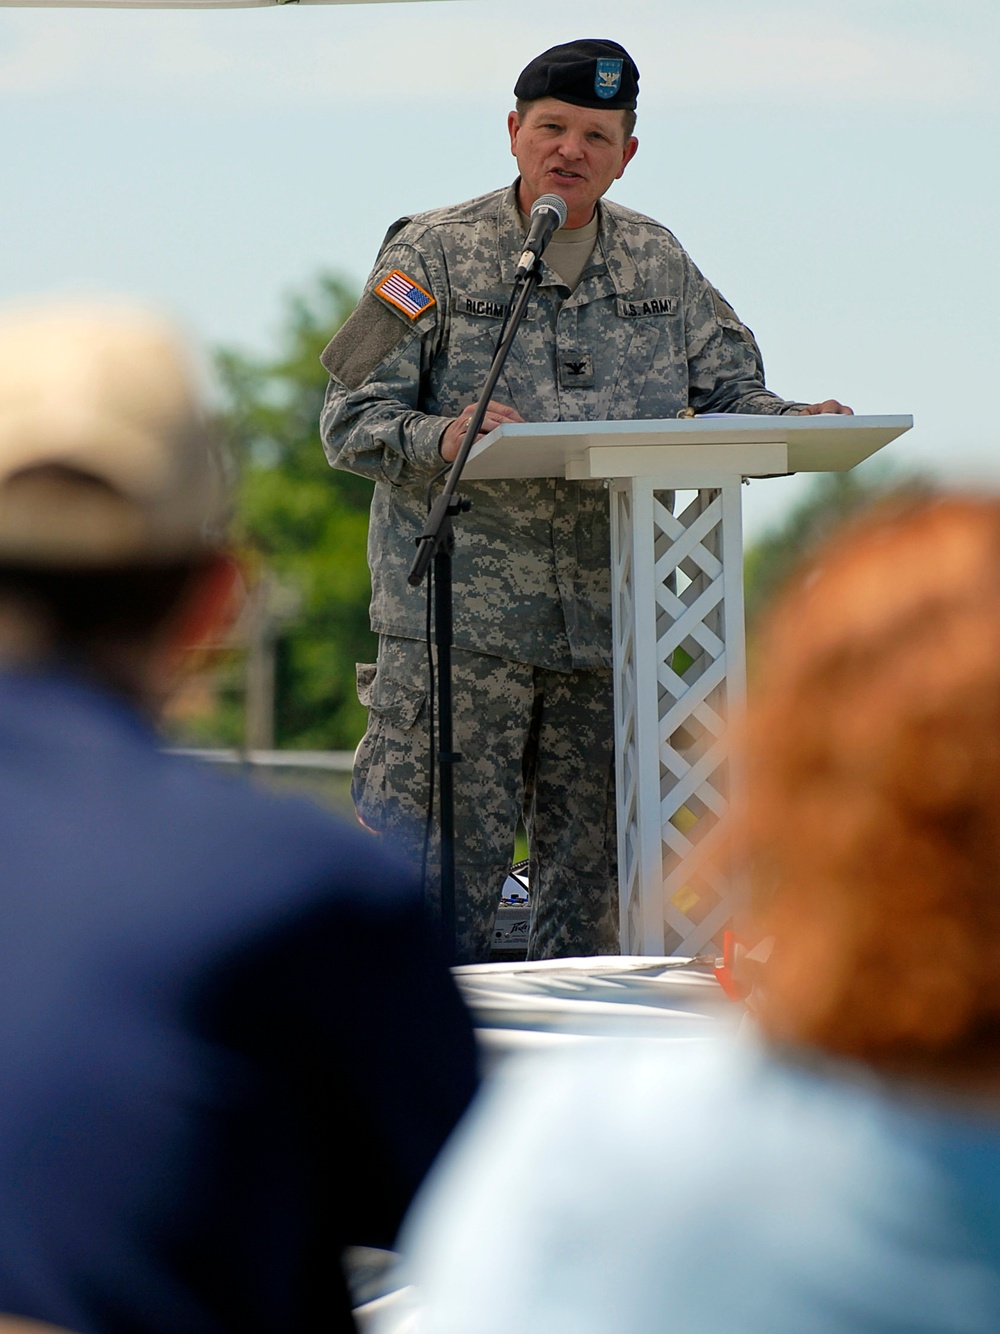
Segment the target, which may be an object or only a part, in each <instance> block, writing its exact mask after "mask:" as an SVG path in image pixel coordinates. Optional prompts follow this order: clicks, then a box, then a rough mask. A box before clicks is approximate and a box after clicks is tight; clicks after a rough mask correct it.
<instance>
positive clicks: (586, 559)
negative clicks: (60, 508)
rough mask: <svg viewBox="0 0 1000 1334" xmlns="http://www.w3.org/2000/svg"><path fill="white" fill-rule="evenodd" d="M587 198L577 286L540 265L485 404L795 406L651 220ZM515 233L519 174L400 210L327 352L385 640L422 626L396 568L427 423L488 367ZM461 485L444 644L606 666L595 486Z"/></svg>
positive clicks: (334, 411)
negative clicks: (478, 192) (369, 498)
mask: <svg viewBox="0 0 1000 1334" xmlns="http://www.w3.org/2000/svg"><path fill="white" fill-rule="evenodd" d="M599 209H600V225H599V231H598V239H597V243H596V245H595V248H594V253H593V255H592V257H591V260H590V263H589V264H588V266H587V268H586V269H585V270H584V272H583V275H582V277H581V279H580V282H579V284H578V286H577V287H576V289H575V291H573V292H572V293H570V292H569V290H568V288H567V287H566V285H565V284H564V283H562V282H561V280H560V279H559V278H558V277H557V275H556V274H555V273H554V272H553V271H552V270H551V269H548V268H546V267H545V266H544V264H543V272H542V279H541V283H540V285H539V287H538V290H537V292H536V293H535V295H534V296H533V298H532V301H531V304H530V306H529V308H528V313H527V317H526V319H525V321H524V323H523V324H522V326H521V328H520V331H519V333H518V336H517V339H516V341H515V344H514V347H513V349H512V351H511V354H510V358H509V360H508V362H507V366H506V369H505V372H504V374H503V375H502V377H501V379H500V382H499V384H498V385H497V389H496V392H495V394H494V397H495V398H497V399H500V400H501V401H505V402H507V403H509V404H511V405H512V406H513V407H515V408H516V409H517V410H518V412H520V414H521V415H522V416H523V417H524V418H525V420H526V421H607V420H623V419H629V418H664V417H674V416H676V414H677V413H678V412H679V411H680V410H681V409H683V408H685V407H686V406H688V405H690V406H691V407H693V408H694V409H695V410H696V411H697V412H756V413H781V412H789V411H795V410H796V409H797V408H799V407H801V406H802V405H801V404H799V403H793V402H789V401H788V400H785V399H781V398H778V397H777V396H776V395H774V394H772V393H771V392H770V390H768V389H766V388H765V387H764V371H763V365H762V363H761V357H760V352H759V351H758V348H757V344H756V343H755V341H754V338H753V335H752V333H751V332H750V330H749V329H747V328H746V326H745V325H743V324H742V323H741V322H740V320H739V318H738V317H737V315H736V313H735V311H733V309H732V308H731V307H730V306H729V305H727V303H726V302H725V301H724V300H723V299H722V297H721V296H720V295H719V293H718V292H717V291H716V290H715V288H714V287H712V285H711V284H710V283H709V282H708V281H707V280H706V279H705V278H704V277H703V276H702V274H701V273H700V272H699V271H698V269H697V268H696V267H695V265H694V264H693V263H692V262H691V260H690V258H689V257H688V255H687V254H686V253H685V251H684V250H683V249H682V248H681V246H680V245H679V244H678V242H677V241H676V239H675V238H674V237H673V235H672V234H671V233H670V232H669V231H667V229H666V228H665V227H663V226H661V225H660V224H659V223H658V222H655V221H653V220H652V219H651V218H646V217H643V216H642V215H641V214H639V213H633V212H632V211H631V210H629V209H626V208H622V207H621V206H620V205H618V204H614V203H609V202H608V201H604V200H602V201H601V203H600V205H599ZM523 235H524V233H523V230H522V227H521V222H520V216H519V214H518V211H517V205H516V183H515V186H512V187H511V188H509V189H507V190H501V191H497V192H495V193H492V194H488V195H483V196H481V197H480V198H478V199H473V200H470V201H469V202H468V203H465V204H459V205H457V206H455V207H452V208H443V209H435V210H433V211H432V212H429V213H422V214H420V215H418V216H416V217H413V218H403V219H401V220H400V221H399V222H397V223H395V224H394V225H393V227H391V228H390V230H389V233H388V236H387V237H386V240H385V242H384V243H383V247H382V250H381V253H380V254H379V258H378V262H377V264H376V266H375V269H374V271H373V273H372V275H371V277H370V278H369V281H368V283H367V285H366V288H365V292H364V295H363V296H362V298H361V301H360V302H359V304H358V307H357V309H356V310H355V312H354V314H353V315H352V316H351V318H350V319H349V320H348V321H347V322H346V323H345V324H344V326H343V327H342V328H341V329H340V331H339V332H338V333H337V335H336V337H335V338H334V339H333V340H332V342H331V343H330V344H329V346H328V347H327V349H326V351H325V352H324V353H323V358H322V359H323V364H324V366H325V367H326V369H327V370H328V371H329V372H330V376H331V379H330V385H329V388H328V390H327V396H326V402H325V405H324V408H323V415H322V421H321V429H322V435H323V440H324V445H325V448H326V452H327V457H328V458H329V460H330V463H331V464H333V465H334V466H335V467H338V468H346V469H349V470H350V471H352V472H357V473H362V474H364V475H365V476H368V477H371V478H373V479H374V480H375V483H376V486H375V496H374V500H373V502H372V512H371V525H370V529H369V537H368V559H369V564H370V566H371V572H372V604H371V621H372V628H373V629H374V630H376V631H378V632H379V633H381V634H391V635H400V636H403V637H406V638H421V637H422V636H423V632H424V594H423V591H422V590H421V589H414V588H411V587H410V586H409V585H408V584H407V582H406V576H407V573H408V571H409V569H410V565H411V562H412V559H413V555H414V551H415V546H414V542H415V539H416V537H417V536H418V535H419V533H420V531H421V530H422V528H423V524H424V519H425V489H426V486H427V482H428V479H429V478H430V477H431V476H432V475H433V473H434V472H436V471H437V470H438V469H439V468H440V467H441V466H442V465H441V458H440V455H439V454H438V441H439V439H440V437H441V433H442V431H443V430H444V428H445V427H446V426H447V425H448V422H449V420H450V419H451V418H453V417H455V416H456V415H457V414H458V412H459V410H460V409H461V408H462V407H463V406H464V405H465V404H466V403H469V402H472V401H474V400H475V399H476V398H477V397H478V394H479V392H480V389H481V387H482V385H483V382H484V381H485V378H486V374H487V371H488V370H489V365H490V361H491V359H492V355H493V348H494V345H495V342H496V338H497V334H498V332H499V327H500V322H501V320H502V317H503V311H504V306H505V303H506V302H507V301H508V299H509V295H510V291H511V287H512V284H513V281H514V270H515V267H516V264H517V258H518V255H519V254H520V251H521V248H522V242H523ZM394 270H398V271H399V276H395V277H394V276H393V271H394ZM421 289H422V290H421ZM428 298H430V299H428ZM460 494H461V495H463V496H466V497H467V498H468V499H470V500H471V501H472V504H473V509H472V512H471V513H470V514H467V515H462V516H460V517H459V518H458V519H457V520H456V523H455V532H456V544H455V562H454V579H455V643H456V645H457V646H459V647H461V648H467V649H474V650H478V651H480V652H485V653H492V654H496V655H497V656H499V657H504V658H509V659H514V660H517V661H521V662H528V663H533V664H536V665H539V666H545V667H550V668H553V669H556V670H569V669H571V668H592V667H606V666H609V665H610V656H611V631H610V617H611V608H610V576H609V571H608V560H609V518H608V493H607V490H606V488H605V486H604V484H603V483H601V482H569V481H564V480H561V479H560V480H557V479H549V478H542V479H537V480H536V479H533V480H528V481H523V480H520V481H496V482H468V483H466V482H463V483H462V484H461V487H460Z"/></svg>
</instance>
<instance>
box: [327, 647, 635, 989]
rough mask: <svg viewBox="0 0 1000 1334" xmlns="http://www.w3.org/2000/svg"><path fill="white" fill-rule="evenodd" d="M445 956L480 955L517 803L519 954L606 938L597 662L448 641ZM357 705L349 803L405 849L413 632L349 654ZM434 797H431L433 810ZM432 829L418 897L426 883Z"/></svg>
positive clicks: (609, 774) (424, 710)
mask: <svg viewBox="0 0 1000 1334" xmlns="http://www.w3.org/2000/svg"><path fill="white" fill-rule="evenodd" d="M452 679H453V695H454V710H453V712H454V722H453V726H454V748H455V750H457V751H458V752H460V753H461V755H462V757H463V759H462V762H461V763H459V764H457V765H456V766H455V768H454V777H455V882H456V895H455V897H456V905H455V915H456V931H457V937H458V961H459V962H460V963H476V962H481V961H483V960H485V959H487V958H488V957H489V951H490V944H491V939H492V928H493V918H494V915H495V913H496V908H497V904H498V902H499V898H500V890H501V887H502V885H503V882H504V878H505V876H506V874H507V871H508V870H509V868H510V864H511V859H512V854H513V849H514V836H515V832H516V829H517V822H518V817H519V816H521V817H523V819H524V824H525V828H526V829H527V832H528V846H529V850H530V857H531V868H530V881H531V895H532V920H531V934H530V936H529V941H528V958H529V959H547V958H565V957H568V956H571V955H590V954H598V953H617V952H618V894H617V873H616V856H615V853H616V847H615V796H614V713H613V707H612V688H611V673H610V671H607V670H597V671H576V672H554V671H549V670H546V669H544V668H541V667H533V666H531V664H529V663H521V662H510V661H507V660H506V659H504V658H496V657H491V656H488V655H486V654H481V653H472V652H467V651H464V650H460V649H456V650H454V652H453V673H452ZM358 695H359V698H360V699H361V702H362V703H363V704H365V705H366V706H367V708H368V710H369V713H368V729H367V731H366V732H365V735H364V737H363V739H362V741H361V744H360V746H359V747H358V751H357V755H356V757H355V763H354V782H353V787H352V791H353V794H354V801H355V805H356V807H357V811H358V815H359V817H360V818H361V819H362V820H363V821H364V823H365V824H366V825H368V826H369V828H372V829H375V830H376V831H378V832H379V833H382V834H384V835H385V836H386V837H388V838H392V839H393V841H394V842H395V843H396V844H397V845H399V846H400V847H401V848H402V850H403V852H404V854H406V855H407V856H408V857H410V858H411V859H412V860H414V861H415V862H418V861H419V860H420V857H421V855H422V851H423V841H424V828H425V818H426V811H427V799H428V771H429V756H430V750H429V739H428V717H429V709H428V675H427V652H426V647H425V645H424V644H423V643H421V642H420V641H417V640H412V639H396V638H391V637H387V636H384V637H383V638H382V639H381V640H380V642H379V656H378V663H377V664H369V663H364V664H359V666H358ZM436 809H437V803H436V800H435V810H436ZM439 875H440V872H439V856H438V846H437V838H436V835H435V837H434V838H433V839H432V843H431V855H430V859H429V862H428V877H427V883H428V898H429V900H430V901H431V904H432V906H437V903H438V902H439V896H440V878H439Z"/></svg>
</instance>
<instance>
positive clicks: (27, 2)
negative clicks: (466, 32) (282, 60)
mask: <svg viewBox="0 0 1000 1334" xmlns="http://www.w3.org/2000/svg"><path fill="white" fill-rule="evenodd" d="M393 2H394V3H397V4H398V3H400V0H393ZM402 2H403V3H414V4H419V3H422V0H402ZM387 3H389V0H0V8H7V9H268V8H272V7H273V6H274V5H299V4H303V5H373V4H374V5H378V4H387Z"/></svg>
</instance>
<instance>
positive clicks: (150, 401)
mask: <svg viewBox="0 0 1000 1334" xmlns="http://www.w3.org/2000/svg"><path fill="white" fill-rule="evenodd" d="M224 509H225V487H224V485H223V478H222V470H221V468H220V466H219V461H218V458H217V456H216V455H215V454H214V452H213V450H212V448H211V443H210V439H209V434H208V429H207V426H206V422H205V418H204V413H203V410H202V405H201V396H200V394H199V391H198V388H197V380H196V376H195V374H194V368H193V365H192V362H191V358H190V356H189V354H188V352H187V349H186V347H185V346H184V344H183V342H182V341H181V340H180V339H179V337H178V336H177V334H176V333H175V332H174V331H173V329H172V328H171V327H170V326H169V325H168V324H167V323H166V322H164V321H163V320H161V319H160V318H158V317H156V316H154V315H152V314H150V313H149V312H147V311H145V310H142V309H139V308H137V307H134V306H127V305H124V304H117V303H111V302H107V303H97V302H88V303H76V304H61V305H54V304H50V305H43V304H38V305H35V306H32V307H25V308H21V309H18V310H11V311H7V312H5V313H3V314H0V661H3V660H6V661H8V662H9V661H11V660H13V661H14V662H16V663H20V664H23V663H24V662H25V660H27V661H32V660H35V661H37V660H41V661H48V660H50V659H58V660H61V661H65V660H71V661H72V662H74V663H75V664H76V665H83V666H84V667H85V668H86V669H87V670H89V671H91V672H96V674H97V675H98V676H104V677H108V675H109V673H110V677H111V680H112V682H113V683H114V684H116V685H118V686H119V687H121V688H126V689H127V690H128V692H129V693H131V694H137V693H138V694H139V695H141V696H143V697H148V695H149V693H150V692H149V691H148V690H147V688H146V685H147V683H146V682H144V681H143V680H137V679H136V670H137V658H139V657H141V658H142V659H143V662H144V664H145V660H146V658H147V656H148V654H147V650H151V649H153V648H154V647H155V648H156V649H157V652H159V650H160V649H162V648H164V647H165V645H166V643H167V641H169V642H170V643H171V644H174V647H175V648H176V644H175V643H174V641H175V640H176V639H177V636H178V635H180V636H181V638H187V639H189V638H191V636H192V633H193V634H194V635H195V637H197V635H199V634H201V633H203V631H204V629H205V628H206V627H205V625H204V622H205V619H206V618H205V612H206V611H207V605H206V600H207V602H208V603H211V604H212V607H213V608H214V611H215V612H218V611H219V610H220V608H219V606H217V605H216V604H218V603H219V602H220V598H221V589H222V586H223V585H225V587H226V590H227V596H228V593H229V592H231V588H232V581H233V573H232V568H231V565H230V564H229V562H228V561H227V560H226V559H225V558H224V556H223V555H222V527H223V519H224ZM192 618H193V619H192ZM171 656H176V655H171ZM145 674H146V666H145V665H144V666H143V667H142V668H141V669H140V670H139V675H140V677H142V676H144V675H145ZM156 674H157V675H158V676H159V675H161V673H159V672H157V673H156ZM153 693H154V694H156V695H157V696H158V695H159V694H160V693H161V692H160V690H159V689H156V690H154V692H153Z"/></svg>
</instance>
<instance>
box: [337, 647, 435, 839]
mask: <svg viewBox="0 0 1000 1334" xmlns="http://www.w3.org/2000/svg"><path fill="white" fill-rule="evenodd" d="M355 670H356V674H357V688H358V699H359V700H360V701H361V703H362V704H363V705H364V706H365V707H366V708H367V710H368V726H367V727H366V729H365V734H364V736H363V737H362V738H361V741H360V743H359V745H358V748H357V750H356V751H355V754H354V773H353V777H352V780H351V795H352V797H353V798H354V805H355V809H356V810H357V813H358V815H359V817H360V818H361V820H362V822H363V823H364V824H366V825H368V827H369V828H371V829H379V830H381V829H384V828H385V823H386V818H387V816H388V812H387V810H386V805H387V798H391V797H395V798H401V799H402V801H403V804H404V805H409V804H410V802H411V801H412V800H413V799H414V798H415V799H416V800H417V801H418V802H421V801H425V800H426V786H427V778H426V774H427V741H426V734H425V731H424V729H423V728H421V727H418V726H417V723H418V722H419V720H420V717H421V715H422V714H423V712H424V708H425V705H426V702H427V692H426V690H425V689H423V688H422V687H419V686H414V685H412V684H411V683H410V682H409V681H401V680H399V679H394V678H393V677H392V676H391V675H387V674H386V672H385V671H384V670H383V671H382V672H379V671H378V670H377V669H376V664H375V663H373V662H359V663H358V664H357V666H356V669H355ZM393 804H394V805H395V802H394V803H393ZM389 818H391V817H389Z"/></svg>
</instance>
